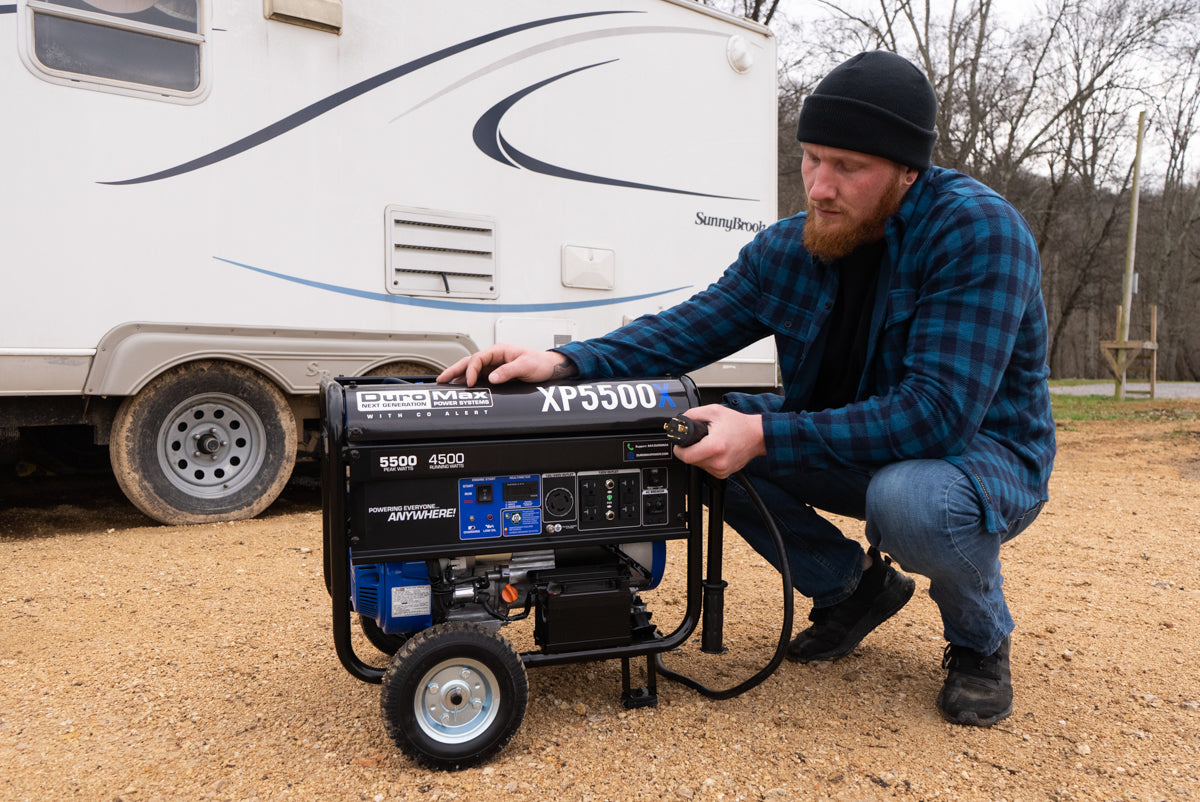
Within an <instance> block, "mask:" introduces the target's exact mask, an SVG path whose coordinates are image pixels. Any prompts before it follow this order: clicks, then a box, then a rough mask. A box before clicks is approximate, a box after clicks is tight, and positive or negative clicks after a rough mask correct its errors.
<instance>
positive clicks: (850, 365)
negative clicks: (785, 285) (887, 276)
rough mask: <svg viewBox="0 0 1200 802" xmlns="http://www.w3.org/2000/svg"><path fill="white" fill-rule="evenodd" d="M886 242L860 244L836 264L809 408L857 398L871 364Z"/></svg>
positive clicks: (830, 406)
mask: <svg viewBox="0 0 1200 802" xmlns="http://www.w3.org/2000/svg"><path fill="white" fill-rule="evenodd" d="M883 249H884V241H883V240H878V241H876V242H872V243H869V244H867V245H861V246H859V247H858V248H857V249H856V250H855V251H854V252H853V253H851V254H850V255H849V256H846V257H844V258H842V259H839V260H838V261H837V262H835V263H834V268H835V269H836V270H837V271H838V290H837V298H836V299H835V300H834V302H833V309H832V310H831V311H830V313H829V319H828V320H826V321H825V332H826V334H825V352H824V354H823V355H822V357H821V367H820V369H819V370H818V371H817V383H816V386H815V387H814V388H813V393H812V397H811V399H810V400H809V403H808V408H809V410H811V411H813V412H819V411H821V410H823V409H838V408H839V407H844V406H846V405H847V404H849V403H851V402H852V401H854V400H855V397H856V396H857V395H858V386H859V384H860V383H861V381H862V376H863V371H864V370H866V367H867V338H868V336H869V335H870V330H871V314H872V312H873V311H874V309H875V285H876V284H877V283H878V279H879V264H880V262H881V261H882V259H883Z"/></svg>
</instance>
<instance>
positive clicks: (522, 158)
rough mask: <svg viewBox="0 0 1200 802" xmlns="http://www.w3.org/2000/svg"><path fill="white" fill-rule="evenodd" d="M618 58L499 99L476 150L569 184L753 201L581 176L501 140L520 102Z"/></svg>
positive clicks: (480, 129) (476, 133)
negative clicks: (508, 118)
mask: <svg viewBox="0 0 1200 802" xmlns="http://www.w3.org/2000/svg"><path fill="white" fill-rule="evenodd" d="M614 61H617V59H609V60H608V61H600V62H597V63H595V64H589V65H587V66H586V67H576V68H575V69H573V70H568V71H566V72H564V73H560V74H558V75H555V76H553V77H551V78H546V79H545V80H543V81H538V82H537V83H535V84H531V85H530V86H527V87H525V88H524V89H522V90H520V91H518V92H514V93H513V94H511V95H509V96H508V97H506V98H505V99H504V100H501V101H500V102H499V103H497V104H496V105H495V106H492V107H491V108H490V109H488V110H487V111H486V112H484V113H483V116H481V117H480V118H479V119H478V120H477V121H476V122H475V128H474V130H473V131H472V132H471V136H472V138H473V139H474V140H475V147H477V148H479V149H480V150H481V151H483V153H484V154H485V155H487V156H489V157H491V158H492V159H495V160H496V161H498V162H500V163H501V164H505V165H508V166H509V167H517V166H520V167H524V168H525V169H526V170H529V171H531V172H534V173H540V174H541V175H548V176H552V177H554V178H565V179H567V180H568V181H583V182H585V183H589V184H604V185H606V186H610V187H625V188H627V189H647V190H651V191H653V192H670V193H672V194H675V195H692V196H695V197H699V198H719V199H721V200H755V199H754V198H739V197H736V196H733V195H713V194H710V193H707V192H695V191H692V190H687V189H674V188H671V187H660V186H655V185H654V184H642V183H638V182H636V181H625V180H622V179H619V178H606V177H604V176H599V175H591V174H589V173H582V172H579V171H578V170H570V169H567V168H565V167H559V166H557V165H554V164H549V163H548V162H544V161H541V160H540V159H535V158H533V157H532V156H529V155H528V154H526V153H523V152H521V151H520V150H517V149H516V148H515V147H513V146H512V144H511V143H510V142H509V141H508V140H507V139H505V138H504V134H502V133H500V123H501V121H502V120H503V119H504V115H505V114H506V113H507V112H508V111H509V109H511V108H512V107H513V106H515V105H516V104H517V103H518V102H519V101H520V100H522V99H524V98H525V97H527V96H529V95H531V94H533V93H534V92H536V91H537V90H538V89H541V88H542V87H544V86H546V85H547V84H551V83H554V82H555V81H557V80H559V79H560V78H566V77H567V76H568V75H574V74H575V73H577V72H582V71H583V70H590V69H592V68H593V67H602V66H604V65H605V64H612V63H613V62H614Z"/></svg>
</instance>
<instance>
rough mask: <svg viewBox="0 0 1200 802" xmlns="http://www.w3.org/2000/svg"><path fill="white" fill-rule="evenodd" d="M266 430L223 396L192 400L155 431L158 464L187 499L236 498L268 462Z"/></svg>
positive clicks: (240, 405)
mask: <svg viewBox="0 0 1200 802" xmlns="http://www.w3.org/2000/svg"><path fill="white" fill-rule="evenodd" d="M266 444H267V431H266V427H265V426H263V422H262V419H261V418H259V416H258V413H257V412H255V411H254V409H253V408H252V407H250V406H249V405H248V404H246V403H245V402H244V401H242V400H241V399H240V398H236V397H234V396H231V395H226V394H225V393H208V394H205V395H197V396H192V397H191V398H189V399H187V400H186V401H184V402H183V403H181V404H179V405H178V406H176V407H175V408H174V409H172V410H171V412H170V414H168V415H167V417H166V418H165V419H164V421H163V424H162V426H161V427H160V428H159V430H158V449H157V450H158V460H159V464H160V466H161V467H162V469H163V473H164V474H165V475H166V477H167V480H168V481H169V482H170V483H171V484H172V485H174V486H175V487H176V488H178V489H179V490H182V491H183V492H184V493H187V494H188V495H189V496H203V497H206V498H214V497H220V496H227V495H231V494H233V493H236V492H237V491H239V490H240V489H242V488H243V487H244V486H245V485H247V484H249V483H250V482H251V481H252V480H253V479H254V477H255V476H256V475H257V474H258V471H259V468H261V467H262V464H263V461H264V459H265V458H266Z"/></svg>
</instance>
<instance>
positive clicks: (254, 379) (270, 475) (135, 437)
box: [109, 360, 296, 524]
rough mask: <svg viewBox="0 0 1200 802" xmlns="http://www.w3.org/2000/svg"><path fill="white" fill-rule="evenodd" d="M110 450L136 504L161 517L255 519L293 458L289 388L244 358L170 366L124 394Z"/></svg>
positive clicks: (283, 479) (170, 519) (288, 473)
mask: <svg viewBox="0 0 1200 802" xmlns="http://www.w3.org/2000/svg"><path fill="white" fill-rule="evenodd" d="M109 457H110V459H111V461H112V466H113V473H114V474H115V476H116V478H117V483H118V484H120V486H121V489H122V490H123V491H124V492H125V495H126V496H127V497H128V498H129V500H130V501H132V502H133V504H134V505H135V506H136V507H137V508H138V509H140V510H141V511H142V512H144V513H145V514H146V515H148V516H150V517H151V518H153V519H155V520H156V521H159V522H161V523H164V524H197V523H212V522H216V521H236V520H241V519H243V518H253V517H254V516H255V515H258V514H259V513H260V512H262V511H263V510H265V509H266V508H267V507H268V506H270V505H271V502H273V501H274V500H275V499H276V498H277V497H278V496H279V493H280V492H281V491H282V490H283V488H284V486H285V485H286V484H287V481H288V478H289V477H290V476H291V474H292V467H293V466H294V465H295V463H296V422H295V418H294V417H293V416H292V410H291V407H290V406H289V405H288V402H287V399H286V398H285V397H284V395H283V393H282V392H280V390H279V389H278V388H277V387H276V386H275V385H274V384H273V383H271V382H270V381H268V380H267V379H266V378H265V377H264V376H262V375H261V374H259V373H257V372H256V371H253V370H251V369H250V368H247V367H245V366H243V365H237V364H233V363H230V362H219V361H214V360H205V361H201V362H193V363H190V364H187V365H180V366H178V367H174V368H171V369H170V370H168V371H166V372H164V373H163V374H161V375H160V376H158V377H156V378H155V379H154V380H152V381H151V382H150V383H149V384H147V385H146V386H145V387H144V388H143V389H142V391H141V392H139V393H138V394H137V395H134V396H130V397H129V398H126V399H125V401H124V402H122V404H121V406H120V408H119V409H118V410H117V415H116V419H115V420H114V421H113V426H112V432H111V435H110V441H109Z"/></svg>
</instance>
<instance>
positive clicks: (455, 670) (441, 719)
mask: <svg viewBox="0 0 1200 802" xmlns="http://www.w3.org/2000/svg"><path fill="white" fill-rule="evenodd" d="M413 710H414V711H415V712H416V714H417V726H419V727H420V728H421V731H422V732H423V733H425V734H426V735H428V736H429V737H430V738H432V739H433V740H435V741H437V742H439V743H443V744H459V743H463V742H465V741H469V740H471V739H472V738H475V737H477V736H479V735H480V734H481V733H483V732H485V731H486V730H487V728H488V727H490V726H491V725H492V722H493V721H495V720H496V716H497V715H498V714H499V712H500V694H499V691H498V689H497V683H496V675H495V674H493V673H492V671H491V669H489V668H488V667H487V666H485V665H483V664H482V663H480V662H478V661H476V660H466V659H455V660H443V661H442V662H440V663H438V664H437V665H436V666H434V667H433V668H432V669H430V670H429V671H427V672H426V673H425V676H424V677H422V678H421V682H420V683H419V684H418V685H417V689H416V694H415V696H414V697H413Z"/></svg>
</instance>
